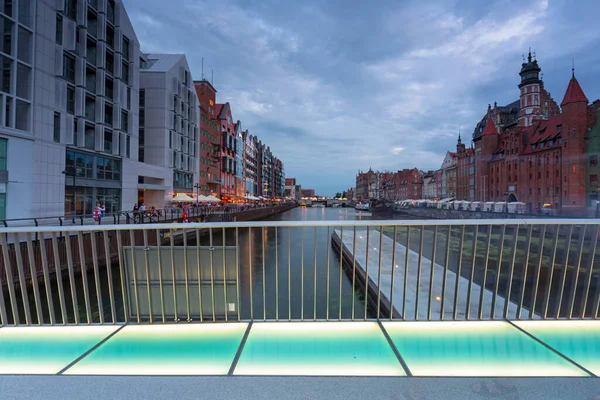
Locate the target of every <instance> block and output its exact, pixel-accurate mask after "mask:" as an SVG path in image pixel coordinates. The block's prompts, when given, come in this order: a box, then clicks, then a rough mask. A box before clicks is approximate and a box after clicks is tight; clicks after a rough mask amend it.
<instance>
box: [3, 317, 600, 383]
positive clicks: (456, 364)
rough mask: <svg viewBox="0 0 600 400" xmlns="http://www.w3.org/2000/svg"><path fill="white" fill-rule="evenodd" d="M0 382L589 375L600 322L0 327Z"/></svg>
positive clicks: (597, 355)
mask: <svg viewBox="0 0 600 400" xmlns="http://www.w3.org/2000/svg"><path fill="white" fill-rule="evenodd" d="M0 374H2V375H32V374H40V375H87V376H89V375H118V376H123V375H137V376H148V375H152V376H159V375H171V376H173V375H177V376H201V375H223V376H224V375H251V376H346V377H350V376H374V377H383V376H393V377H401V376H415V377H417V376H418V377H551V376H552V377H585V376H587V377H590V376H597V375H598V374H600V321H566V320H560V321H512V322H507V321H462V322H403V321H399V322H396V321H382V322H381V323H378V322H376V321H365V322H254V323H252V324H250V323H246V322H242V323H214V324H198V323H197V324H181V323H180V324H176V325H175V324H174V325H103V326H49V327H3V328H0Z"/></svg>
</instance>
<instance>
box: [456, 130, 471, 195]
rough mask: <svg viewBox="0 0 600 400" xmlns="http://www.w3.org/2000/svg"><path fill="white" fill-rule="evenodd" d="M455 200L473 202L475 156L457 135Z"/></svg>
mask: <svg viewBox="0 0 600 400" xmlns="http://www.w3.org/2000/svg"><path fill="white" fill-rule="evenodd" d="M456 199H457V200H466V201H474V200H475V156H474V152H473V149H472V148H466V146H465V144H464V143H462V140H461V138H460V135H458V143H457V144H456Z"/></svg>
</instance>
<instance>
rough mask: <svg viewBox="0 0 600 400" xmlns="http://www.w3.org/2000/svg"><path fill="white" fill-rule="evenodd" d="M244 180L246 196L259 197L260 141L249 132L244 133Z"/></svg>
mask: <svg viewBox="0 0 600 400" xmlns="http://www.w3.org/2000/svg"><path fill="white" fill-rule="evenodd" d="M244 179H245V183H246V195H247V196H254V197H258V196H261V193H259V191H258V139H257V138H256V136H254V135H251V134H250V133H249V132H248V131H247V130H246V131H245V132H244Z"/></svg>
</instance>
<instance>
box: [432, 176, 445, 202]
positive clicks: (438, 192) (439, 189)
mask: <svg viewBox="0 0 600 400" xmlns="http://www.w3.org/2000/svg"><path fill="white" fill-rule="evenodd" d="M442 175H443V171H442V170H441V169H438V170H437V171H435V172H434V173H433V179H434V181H435V196H436V198H438V199H442V198H443V185H442Z"/></svg>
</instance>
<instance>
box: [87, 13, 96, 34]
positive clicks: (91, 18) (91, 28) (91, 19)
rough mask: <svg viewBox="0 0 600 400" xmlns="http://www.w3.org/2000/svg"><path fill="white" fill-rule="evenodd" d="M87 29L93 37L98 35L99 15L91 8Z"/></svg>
mask: <svg viewBox="0 0 600 400" xmlns="http://www.w3.org/2000/svg"><path fill="white" fill-rule="evenodd" d="M87 31H88V33H89V34H90V35H92V36H93V37H98V16H97V15H96V13H95V12H93V11H92V10H90V9H88V14H87Z"/></svg>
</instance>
